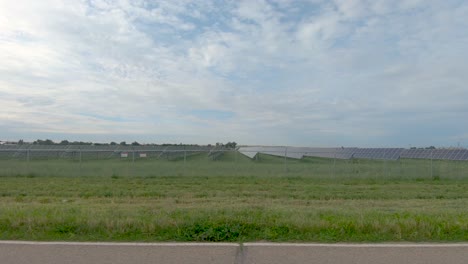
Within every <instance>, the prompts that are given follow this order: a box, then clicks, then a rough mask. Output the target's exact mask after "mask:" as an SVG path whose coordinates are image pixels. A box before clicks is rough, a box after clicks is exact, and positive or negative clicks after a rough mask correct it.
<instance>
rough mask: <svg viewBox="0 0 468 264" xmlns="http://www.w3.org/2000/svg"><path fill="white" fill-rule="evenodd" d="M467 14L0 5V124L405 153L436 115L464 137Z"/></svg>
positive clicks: (254, 4)
mask: <svg viewBox="0 0 468 264" xmlns="http://www.w3.org/2000/svg"><path fill="white" fill-rule="evenodd" d="M466 17H468V4H466V3H464V2H463V1H447V2H444V3H441V2H439V1H429V2H427V1H416V0H412V1H410V0H408V1H399V2H394V1H384V0H380V1H358V0H353V1H338V0H337V1H333V2H329V1H240V2H228V1H227V2H223V3H220V2H218V1H197V2H191V1H175V2H174V1H158V2H152V1H143V0H141V1H123V0H122V1H98V0H95V1H59V0H47V1H46V0H44V1H33V2H31V1H24V0H17V1H2V2H0V103H1V105H2V109H3V110H2V111H1V113H0V125H1V126H2V127H7V128H8V131H22V132H24V133H26V132H25V131H30V135H31V136H30V137H31V138H35V137H36V136H35V135H36V134H35V133H36V132H41V133H60V134H66V133H67V132H70V131H72V133H74V134H86V135H88V136H90V135H91V136H92V135H93V134H122V135H125V134H128V135H129V136H132V135H137V136H136V137H140V136H143V134H146V135H148V134H149V135H151V134H155V135H161V136H162V135H165V136H166V137H167V135H169V134H171V135H173V136H172V137H171V138H172V139H175V140H177V138H181V139H190V137H191V136H193V138H196V139H197V140H199V141H201V142H200V143H208V142H216V141H222V140H225V141H228V140H237V141H240V142H243V143H251V144H254V143H258V144H288V143H291V144H296V145H297V143H298V142H301V141H302V142H304V145H321V146H323V145H324V144H323V142H327V144H335V143H336V144H338V143H340V144H344V145H345V144H348V145H356V144H357V143H359V144H365V141H364V139H363V138H364V136H363V135H366V137H375V140H373V141H372V140H370V142H379V141H378V140H382V142H384V141H385V142H391V143H393V144H395V143H397V144H402V145H404V144H407V142H408V141H410V140H415V139H414V138H403V137H402V135H400V134H398V133H399V131H401V130H402V129H404V128H405V127H407V126H412V125H414V126H417V125H418V124H422V122H426V123H424V124H423V125H422V126H427V125H428V124H427V123H430V122H431V118H433V119H434V120H444V124H445V125H447V126H452V127H451V128H447V129H446V130H445V131H443V132H440V131H439V132H438V133H436V134H437V137H438V138H434V141H437V142H442V143H443V142H448V141H450V140H452V138H453V135H457V134H462V133H461V132H460V130H463V129H466V128H468V127H466V126H462V125H460V124H459V117H460V116H461V115H463V114H465V113H466V112H467V110H468V109H467V107H466V106H465V105H466V103H465V102H466V99H467V98H468V89H466V82H467V81H468V79H467V78H468V77H467V76H466V74H465V73H464V71H463V69H465V68H466V66H467V62H466V61H468V60H467V57H468V52H467V51H466V48H465V47H466V46H468V34H467V33H466V30H465V29H466V27H467V26H468V21H467V20H466ZM193 110H213V111H220V112H232V113H233V115H232V117H230V118H227V119H226V120H217V119H214V120H213V119H210V118H203V116H199V115H193V114H191V113H192V111H193ZM451 122H452V123H451ZM457 122H458V123H457ZM449 130H453V131H449ZM195 134H196V135H197V136H194V135H195ZM396 134H398V135H396ZM441 134H442V136H440V135H441ZM22 135H24V134H22ZM41 135H43V134H41ZM200 135H202V136H200ZM392 135H396V136H395V138H391V136H392ZM7 136H8V135H7ZM334 137H335V138H340V139H339V140H338V139H336V140H334V139H333V138H334ZM434 137H435V136H434ZM321 140H324V141H323V142H321ZM363 142H364V143H363ZM442 143H441V144H442ZM389 144H390V143H389ZM428 144H432V143H430V142H428ZM434 144H435V143H434Z"/></svg>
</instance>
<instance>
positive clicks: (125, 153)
mask: <svg viewBox="0 0 468 264" xmlns="http://www.w3.org/2000/svg"><path fill="white" fill-rule="evenodd" d="M120 157H121V158H128V153H127V152H122V153H120Z"/></svg>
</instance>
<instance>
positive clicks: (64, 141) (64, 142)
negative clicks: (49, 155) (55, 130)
mask: <svg viewBox="0 0 468 264" xmlns="http://www.w3.org/2000/svg"><path fill="white" fill-rule="evenodd" d="M59 144H60V145H69V144H70V142H69V141H68V140H66V139H64V140H62V141H60V143H59Z"/></svg>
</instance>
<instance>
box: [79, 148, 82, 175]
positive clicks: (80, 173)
mask: <svg viewBox="0 0 468 264" xmlns="http://www.w3.org/2000/svg"><path fill="white" fill-rule="evenodd" d="M79 150H80V176H82V169H81V162H82V155H81V146H80V147H79Z"/></svg>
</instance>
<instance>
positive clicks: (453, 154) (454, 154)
mask: <svg viewBox="0 0 468 264" xmlns="http://www.w3.org/2000/svg"><path fill="white" fill-rule="evenodd" d="M401 157H402V158H408V159H438V160H468V150H467V149H409V150H406V151H405V152H403V153H402V155H401Z"/></svg>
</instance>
